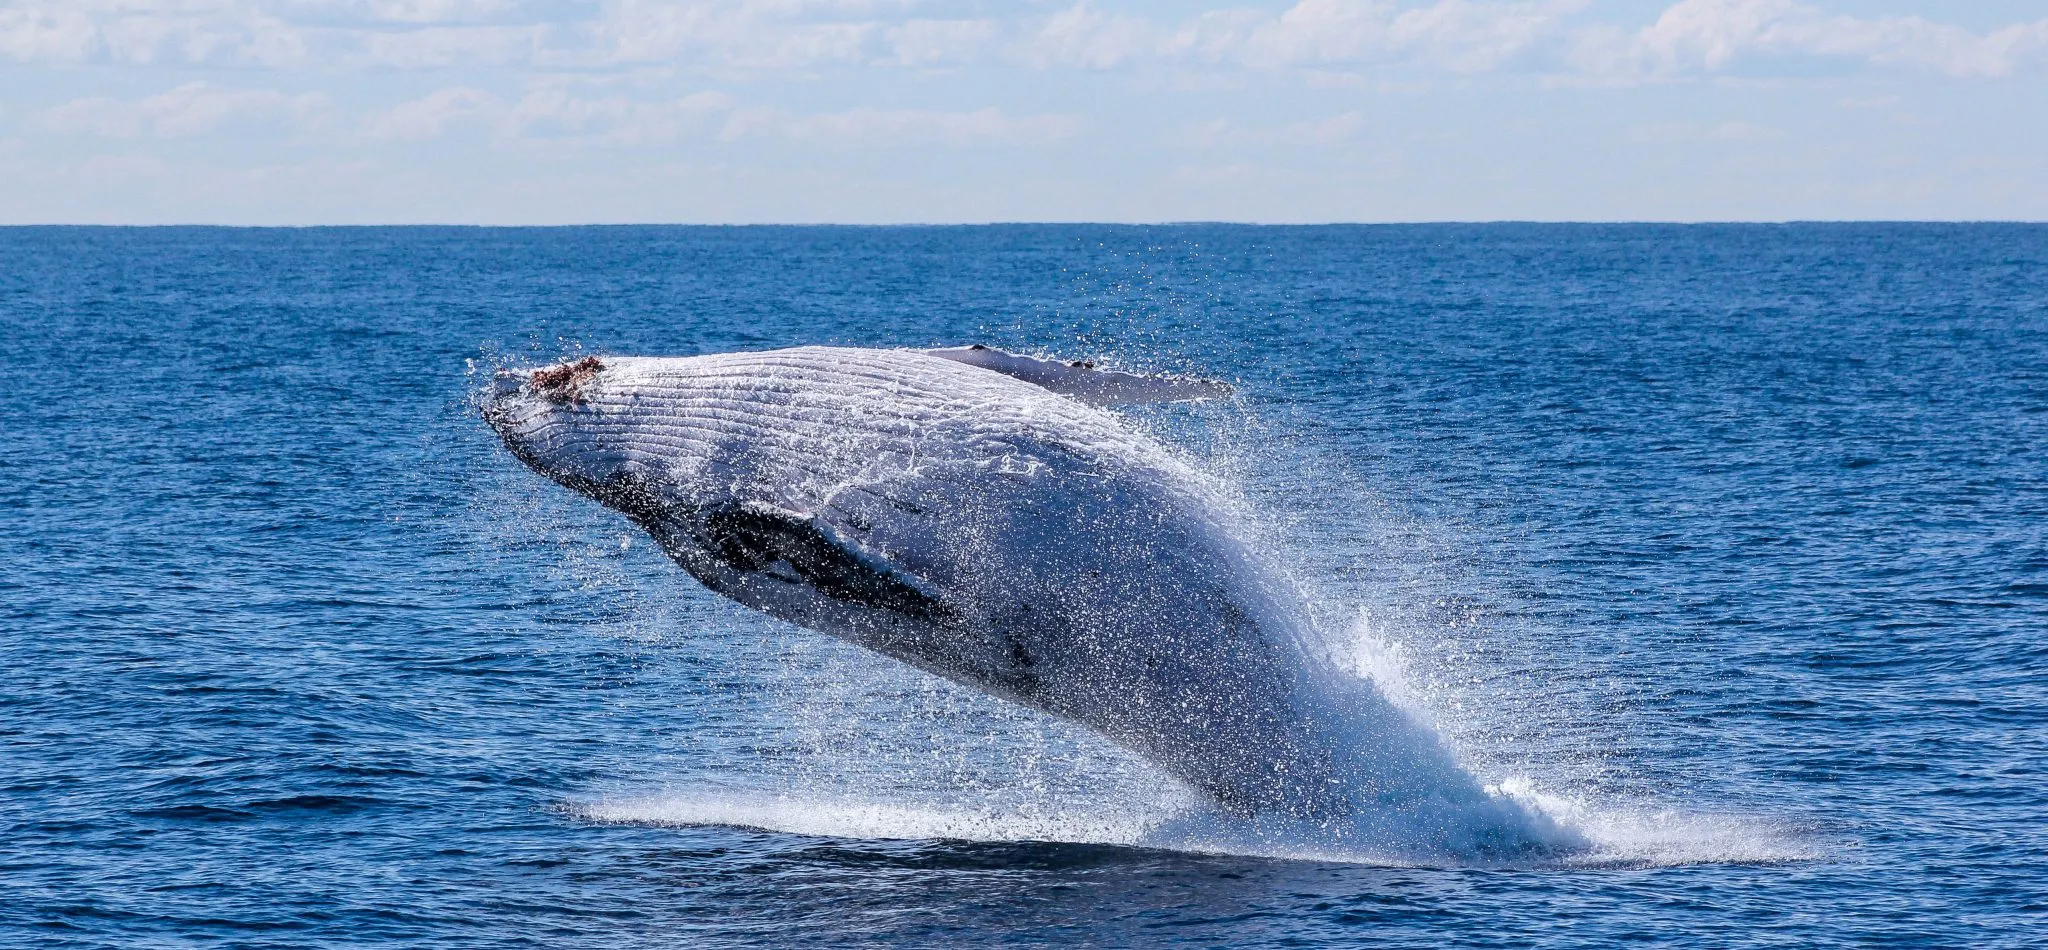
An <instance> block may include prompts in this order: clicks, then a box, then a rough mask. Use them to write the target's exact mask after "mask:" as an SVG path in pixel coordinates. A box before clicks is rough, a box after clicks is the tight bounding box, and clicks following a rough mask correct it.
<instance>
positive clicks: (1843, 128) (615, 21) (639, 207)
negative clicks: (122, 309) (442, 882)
mask: <svg viewBox="0 0 2048 950" xmlns="http://www.w3.org/2000/svg"><path fill="white" fill-rule="evenodd" d="M1793 218H1800V219H2026V220H2048V0H1975V2H1952V3H1936V2H1932V0H1512V2H1487V0H1300V2H1295V3H1289V2H1279V3H1268V4H1259V3H1236V4H1233V3H1230V2H1228V0H1219V2H1213V3H1212V2H1209V0H1196V2H1187V3H1159V2H1149V3H1148V2H1131V3H1116V2H1109V0H1101V2H1089V3H1079V4H1076V3H1071V2H1068V0H1052V2H1031V0H1014V2H1004V0H978V2H977V0H818V2H811V0H726V2H676V3H657V2H647V0H590V2H586V0H0V223H32V222H104V223H164V222H213V223H230V224H318V223H411V222H448V223H506V224H517V223H536V224H546V223H575V222H642V221H648V222H669V221H673V222H862V223H865V222H975V221H1018V220H1026V221H1047V220H1053V221H1076V220H1090V221H1172V220H1234V221H1264V222H1297V221H1307V222H1315V221H1437V220H1495V219H1533V220H1783V219H1793Z"/></svg>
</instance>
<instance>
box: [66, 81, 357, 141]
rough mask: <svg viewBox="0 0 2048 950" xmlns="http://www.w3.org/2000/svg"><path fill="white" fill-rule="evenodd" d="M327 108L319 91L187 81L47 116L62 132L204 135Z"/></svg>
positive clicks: (70, 105)
mask: <svg viewBox="0 0 2048 950" xmlns="http://www.w3.org/2000/svg"><path fill="white" fill-rule="evenodd" d="M326 105H327V98H326V97H325V96H322V95H320V94H318V93H306V94H303V95H298V96H287V95H285V94H283V93H278V92H272V91H270V90H264V89H233V88H225V87H221V86H216V85H213V84H211V83H205V82H193V83H186V84H184V85H182V86H179V87H177V88H175V89H171V90H169V91H167V92H163V93H159V94H157V95H154V96H149V97H147V98H144V99H140V100H136V101H132V102H131V101H122V100H117V99H109V98H104V97H92V98H86V99H74V100H72V101H70V102H67V103H64V104H63V105H60V106H56V107H55V108H52V109H49V110H47V111H45V112H44V113H43V114H42V122H43V125H44V127H45V128H48V129H50V130H52V131H57V132H67V133H73V134H83V135H98V136H105V137H108V138H134V137H137V136H142V135H155V136H162V137H167V138H175V137H181V136H192V135H202V134H207V133H212V132H219V131H221V130H223V129H229V128H233V127H237V126H243V127H248V126H254V127H267V128H277V127H280V126H290V125H299V124H303V123H304V122H306V121H307V120H308V119H310V118H312V117H313V116H314V115H315V114H317V113H318V112H320V111H321V110H322V109H323V108H324V107H325V106H326Z"/></svg>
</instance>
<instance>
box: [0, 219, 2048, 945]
mask: <svg viewBox="0 0 2048 950" xmlns="http://www.w3.org/2000/svg"><path fill="white" fill-rule="evenodd" d="M970 342H986V343H991V344H997V345H1004V346H1009V347H1013V348H1026V349H1040V350H1045V351H1048V352H1052V353H1056V354H1060V355H1063V356H1073V357H1101V358H1107V359H1110V360H1113V361H1118V362H1121V363H1123V364H1126V365H1131V366H1136V367H1143V368H1155V369H1173V370H1187V371H1198V372H1203V373H1207V374H1213V375H1219V376H1223V377H1226V378H1228V379H1231V380H1233V381H1235V382H1236V383H1237V384H1238V387H1239V391H1240V395H1239V397H1238V398H1236V399H1234V400H1232V401H1230V402H1227V403H1220V404H1204V405H1195V406H1178V407H1164V408H1158V409H1147V410H1143V411H1135V412H1133V413H1132V415H1131V423H1132V424H1133V425H1135V426H1142V427H1145V428H1148V429H1150V430H1152V431H1154V432H1156V433H1158V434H1160V436H1161V437H1162V438H1165V439H1167V440H1169V441H1171V442H1173V443H1175V444H1176V445H1179V446H1182V447H1183V448H1184V450H1185V451H1186V452H1187V453H1189V455H1190V456H1191V457H1194V458H1196V459H1197V460H1199V461H1200V462H1201V464H1203V465H1204V466H1205V467H1208V468H1210V469H1211V470H1213V471H1216V472H1218V473H1220V474H1222V475H1224V476H1226V477H1227V478H1228V479H1230V480H1231V481H1232V483H1233V484H1235V485H1237V486H1239V487H1240V488H1241V489H1242V492H1243V494H1244V496H1245V498H1246V499H1247V500H1248V502H1249V504H1250V505H1251V507H1252V508H1253V510H1255V511H1256V512H1257V513H1258V515H1257V517H1256V519H1255V521H1256V522H1257V530H1258V534H1259V538H1260V546H1261V549H1262V550H1264V551H1265V552H1266V553H1267V555H1268V556H1270V557H1271V558H1273V559H1274V560H1275V561H1276V562H1278V563H1280V564H1282V565H1283V566H1284V567H1285V568H1286V569H1287V570H1288V571H1290V572H1291V573H1293V575H1294V576H1295V577H1296V578H1297V580H1298V581H1299V582H1300V583H1301V585H1302V586H1303V587H1304V588H1305V589H1306V590H1308V591H1310V592H1311V593H1312V594H1313V596H1314V597H1315V599H1316V603H1317V608H1318V612H1319V614H1320V615H1321V616H1322V618H1323V621H1324V625H1325V626H1326V627H1327V628H1328V629H1329V630H1330V631H1332V635H1333V636H1337V637H1342V638H1348V639H1347V640H1346V642H1354V643H1355V645H1356V649H1357V652H1358V656H1359V662H1360V665H1361V667H1362V668H1364V669H1366V670H1368V671H1370V672H1371V673H1372V674H1374V675H1376V676H1377V677H1379V678H1381V680H1382V685H1383V688H1385V689H1387V690H1388V691H1389V692H1391V693H1394V694H1396V695H1398V696H1399V697H1401V698H1402V699H1403V701H1404V702H1408V703H1411V704H1412V705H1413V707H1414V708H1416V709H1417V710H1418V714H1420V715H1424V716H1426V717H1428V718H1430V719H1431V720H1433V721H1435V722H1436V723H1437V724H1438V727H1439V728H1440V729H1441V730H1442V731H1443V732H1444V734H1445V735H1446V736H1447V738H1448V740H1449V741H1450V742H1452V744H1453V745H1454V746H1455V747H1456V748H1457V749H1458V750H1459V752H1460V754H1461V755H1462V756H1463V757H1464V759H1465V760H1466V761H1467V762H1468V763H1470V765H1471V767H1472V768H1473V769H1474V770H1475V771H1477V772H1479V773H1480V774H1481V775H1482V776H1483V777H1485V778H1487V779H1488V780H1489V781H1492V782H1497V783H1506V785H1508V786H1509V787H1513V788H1518V789H1522V790H1524V791H1525V792H1527V793H1528V794H1532V795H1537V796H1541V797H1542V798H1543V800H1545V801H1548V802H1550V803H1551V807H1554V808H1555V809H1557V811H1558V813H1559V814H1562V815H1566V816H1567V817H1568V818H1569V819H1570V820H1571V821H1573V822H1575V823H1577V824H1579V825H1580V826H1581V827H1583V828H1585V829H1587V830H1588V833H1589V834H1591V835H1592V836H1593V837H1594V838H1596V839H1597V840H1598V841H1600V842H1601V848H1600V850H1599V853H1598V854H1597V855H1595V856H1593V857H1591V858H1589V859H1588V860H1585V861H1582V862H1578V863H1566V864H1541V865H1539V864H1529V865H1521V866H1517V865H1512V864H1509V865H1498V864H1496V865H1484V864H1480V865H1475V864H1472V863H1469V862H1460V861H1457V860H1448V859H1447V860H1445V861H1441V862H1435V863H1433V864H1431V865H1430V866H1423V867H1415V866H1400V865H1395V864H1389V863H1388V862H1384V861H1375V860H1373V859H1372V856H1370V855H1341V854H1324V853H1319V852H1318V851H1317V849H1316V848H1315V842H1313V841H1303V842H1299V844H1300V848H1299V849H1298V851H1296V852H1291V853H1289V854H1288V855H1286V856H1281V857H1275V856H1257V855H1248V854H1231V853H1191V852H1187V851H1177V850H1167V849H1160V848H1156V847H1148V846H1146V841H1147V839H1146V837H1145V832H1146V829H1147V828H1148V827H1152V826H1153V825H1155V824H1156V823H1158V822H1160V821H1162V820H1169V819H1171V818H1172V816H1173V815H1174V814H1176V809H1178V808H1182V807H1185V805H1186V802H1185V798H1184V795H1182V793H1180V792H1178V791H1176V790H1175V789H1174V788H1173V787H1171V785H1170V783H1166V782H1164V780H1162V779H1159V778H1157V777H1155V776H1153V775H1152V774H1151V773H1149V772H1148V771H1147V770H1146V769H1145V767H1144V766H1143V765H1142V764H1140V763H1137V762H1135V761H1133V760H1131V759H1130V758H1129V757H1128V756H1125V755H1123V754H1121V753H1119V752H1117V751H1116V750H1114V749H1111V748H1108V747H1106V746H1104V745H1103V744H1102V743H1100V742H1098V741H1096V740H1093V739H1091V738H1090V737H1088V736H1085V735H1081V734H1078V733H1076V732H1074V731H1073V730H1071V729H1069V728H1067V727H1065V726H1063V725H1061V724H1059V723H1055V722H1049V721H1046V720H1044V719H1042V718H1040V717H1037V716H1035V715H1033V714H1029V713H1025V712H1022V711H1020V710H1016V709H1012V708H1009V707H1006V706H1003V705H1001V704H999V703H996V702H994V701H992V700H989V699H986V698H983V697H980V696H977V695H975V694H973V693H971V692H968V691H965V690H962V689H959V688H957V687H953V686H950V685H948V684H944V683H941V682H937V681H934V680H931V679H930V678H928V677H924V676H922V675H920V674H914V673H910V672H907V671H904V670H902V669H900V668H897V667H895V666H893V665H892V664H890V663H889V662H888V661H885V660H882V659H879V658H876V657H872V656H869V655H866V654H862V653H860V652H859V651H857V650H854V649H852V648H850V647H846V646H843V645H840V644H837V643H835V642H833V641H831V640H829V639H828V638H825V637H821V636H818V635H815V634H810V633H806V632H802V631H799V630H796V629H794V628H790V627H787V626H784V625H781V624H778V623H776V622H773V621H770V620H767V619H766V618H764V617H762V616H760V615H757V614H753V613H750V612H748V611H746V610H745V609H743V608H740V607H737V606H735V605H732V604H730V603H728V602H725V601H722V600H720V599H718V598H716V597H715V596H713V595H711V594H709V593H707V592H705V591H704V590H702V589H701V588H700V587H698V586H697V585H696V584H695V583H694V582H693V581H691V580H690V579H689V578H688V577H687V576H685V575H684V574H683V573H682V572H681V571H680V570H679V569H677V568H675V567H674V566H673V565H671V564H669V563H668V562H667V561H665V560H664V559H663V558H662V557H661V556H660V554H659V553H658V552H657V551H655V550H654V549H653V548H652V546H651V545H649V544H647V543H645V541H644V539H639V538H636V536H635V535H634V533H633V532H632V531H630V530H629V529H628V527H627V526H626V525H625V524H624V522H623V521H622V519H620V518H618V517H617V516H615V515H613V514H611V513H609V512H607V511H605V510H604V509H601V508H599V507H598V506H596V505H595V504H592V503H589V502H587V501H584V500H582V499H579V498H576V497H574V496H571V495H570V494H569V493H567V492H565V491H563V490H561V489H559V488H556V487H555V486H552V485H550V484H547V483H545V482H544V481H542V480H540V479H538V478H536V477H534V476H533V475H531V474H530V473H528V472H526V471H524V470H523V469H522V468H521V467H520V466H519V465H518V464H517V463H516V462H514V461H513V460H512V459H511V458H510V457H509V456H507V455H506V454H505V453H504V452H503V450H502V449H500V448H499V447H498V446H497V444H496V442H495V440H494V439H493V438H492V436H491V434H490V433H489V432H488V430H487V429H486V428H485V427H484V426H483V425H482V423H481V422H480V421H479V420H478V419H477V417H476V414H475V409H474V405H473V402H472V400H473V394H474V392H475V391H476V390H477V389H478V388H479V387H480V386H481V385H482V382H483V380H484V379H485V378H486V376H487V374H488V373H489V372H490V370H491V369H492V368H494V367H496V366H500V365H509V364H531V363H535V362H541V361H551V360H554V359H557V358H560V357H563V356H568V355H574V354H576V353H580V352H593V353H621V354H626V353H632V354H639V353H649V354H693V353H702V352H715V351H722V350H733V349H760V348H771V347H777V346H784V345H795V344H805V343H844V344H856V345H871V346H931V345H953V344H962V343H970ZM0 363H4V365H5V366H6V367H7V369H8V373H7V383H6V385H4V386H0V432H4V435H5V451H4V452H0V612H4V613H0V616H4V620H5V624H4V626H0V943H4V944H6V945H10V946H38V947H41V946H124V947H135V946H172V945H224V946H244V947H258V946H266V947H270V946H274V947H306V946H351V947H357V946H382V945H391V946H419V945H445V946H464V947H499V946H603V947H656V946H661V947H715V946H736V945H749V946H792V945H814V946H835V947H837V946H864V945H903V946H978V945H988V944H1006V945H1008V944H1017V945H1038V944H1063V945H1073V946H1153V945H1166V944H1188V945H1194V946H1219V947H1246V946H1430V947H1436V946H1558V947H1587V946H1610V945H1623V944H1629V945H1634V944H1643V943H1652V944H1656V943H1669V944H1681V945H1694V944H1702V945H1710V946H1800V947H1807V946H1877V945H1897V946H1957V947H1991V946H2011V947H2019V946H2029V945H2040V944H2041V943H2042V942H2043V941H2044V940H2048V227H2040V226H2019V225H2012V226H2004V225H1786V226H1725V227H1723V226H1695V227H1678V226H1668V227H1667V226H1524V225H1488V226H1413V227H1328V228H1255V227H1235V226H1200V225H1191V226H1176V227H1092V226H1042V227H1040V226H1017V227H1007V226H1006V227H992V228H903V229H897V228H881V229H873V228H743V229H724V228H668V227H648V228H593V229H537V230H521V229H514V230H478V229H439V228H400V229H379V228H369V229H312V230H223V229H185V228H164V229H141V230H126V229H71V228H32V229H0Z"/></svg>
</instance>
